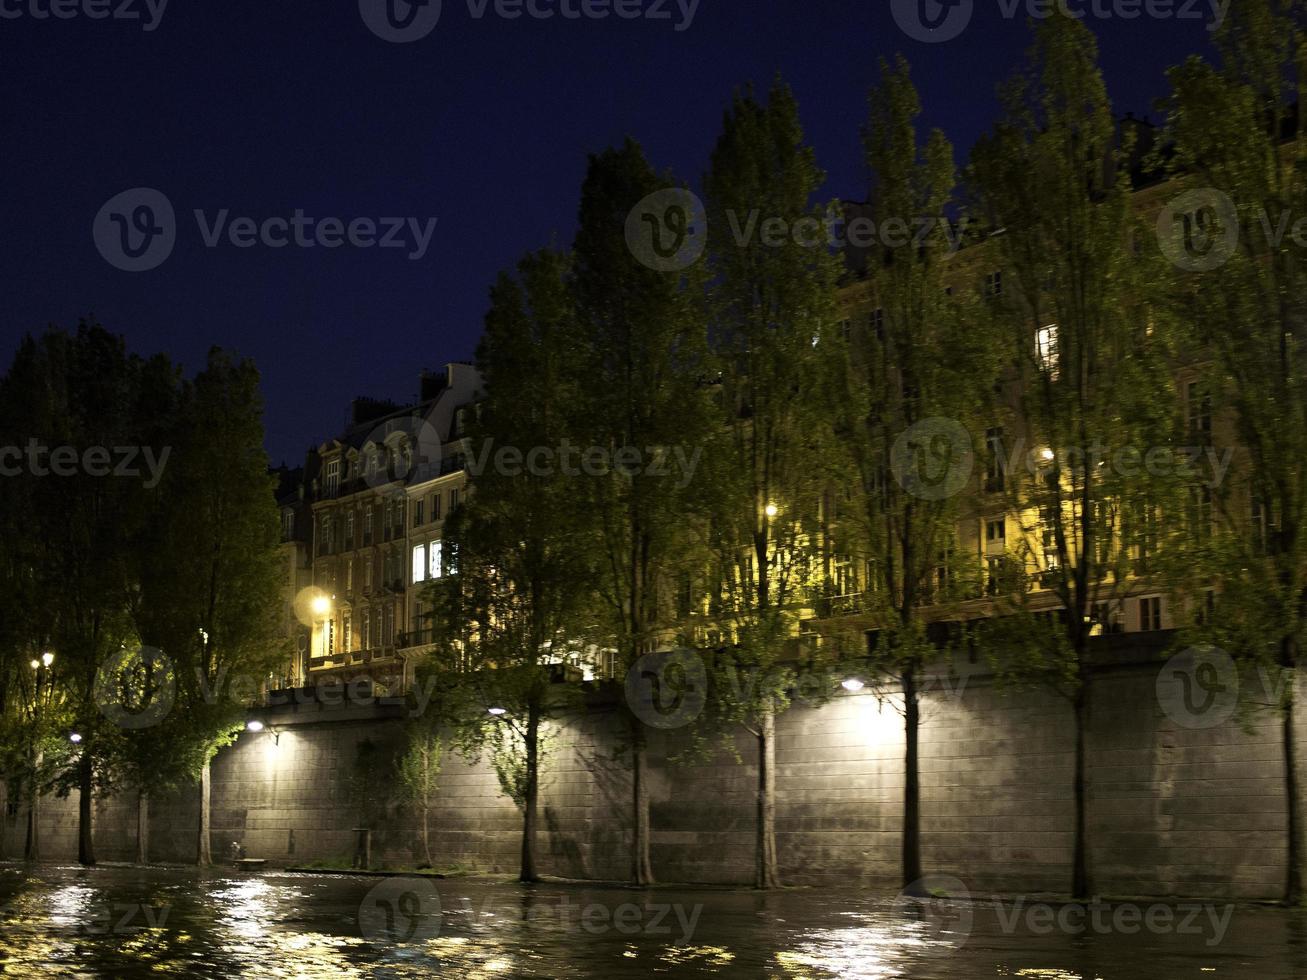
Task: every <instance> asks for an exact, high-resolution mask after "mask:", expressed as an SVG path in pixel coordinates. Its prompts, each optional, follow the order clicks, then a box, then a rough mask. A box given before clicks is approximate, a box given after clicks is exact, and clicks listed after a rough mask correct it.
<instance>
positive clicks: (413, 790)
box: [398, 719, 444, 868]
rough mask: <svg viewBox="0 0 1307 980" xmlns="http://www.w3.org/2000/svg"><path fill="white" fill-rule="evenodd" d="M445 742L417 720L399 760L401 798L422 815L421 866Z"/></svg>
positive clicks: (428, 853) (427, 855)
mask: <svg viewBox="0 0 1307 980" xmlns="http://www.w3.org/2000/svg"><path fill="white" fill-rule="evenodd" d="M443 752H444V743H443V742H442V741H441V739H440V736H439V735H438V734H437V733H436V731H435V730H434V729H433V728H432V726H431V725H430V724H429V723H427V720H426V719H420V720H419V722H418V723H417V724H415V725H411V726H410V728H409V732H408V747H407V748H406V749H405V751H404V753H403V754H402V755H401V756H400V757H399V762H398V769H399V785H400V790H401V792H402V793H403V797H404V799H405V800H406V801H407V802H408V803H410V804H412V805H413V807H414V808H415V809H417V810H418V812H420V813H421V814H422V857H423V861H424V863H423V865H422V866H423V867H425V868H430V867H431V865H432V862H431V808H432V807H433V806H435V802H436V787H437V784H438V782H439V779H440V766H441V760H442V753H443Z"/></svg>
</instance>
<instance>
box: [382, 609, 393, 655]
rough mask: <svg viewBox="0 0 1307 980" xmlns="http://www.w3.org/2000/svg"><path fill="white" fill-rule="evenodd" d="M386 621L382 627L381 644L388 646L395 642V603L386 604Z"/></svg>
mask: <svg viewBox="0 0 1307 980" xmlns="http://www.w3.org/2000/svg"><path fill="white" fill-rule="evenodd" d="M385 617H386V618H385V622H384V624H383V625H382V627H381V645H382V646H383V647H388V646H391V645H393V644H394V642H395V604H394V603H393V602H391V603H387V604H386V609H385Z"/></svg>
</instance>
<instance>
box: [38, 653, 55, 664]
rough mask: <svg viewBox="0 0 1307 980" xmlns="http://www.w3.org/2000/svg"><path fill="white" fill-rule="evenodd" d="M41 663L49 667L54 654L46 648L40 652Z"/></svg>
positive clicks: (52, 661)
mask: <svg viewBox="0 0 1307 980" xmlns="http://www.w3.org/2000/svg"><path fill="white" fill-rule="evenodd" d="M41 663H43V664H44V665H45V666H47V667H49V666H50V665H51V664H52V663H54V654H53V653H50V652H49V651H48V650H47V651H46V652H45V653H43V654H41Z"/></svg>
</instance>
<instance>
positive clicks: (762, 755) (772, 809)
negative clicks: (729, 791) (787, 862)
mask: <svg viewBox="0 0 1307 980" xmlns="http://www.w3.org/2000/svg"><path fill="white" fill-rule="evenodd" d="M757 886H758V887H759V888H762V889H768V888H779V887H780V886H781V876H780V871H779V869H778V866H777V861H776V713H775V711H774V710H772V707H771V706H770V705H768V706H767V707H766V708H765V709H764V710H763V713H762V718H761V719H760V724H759V726H758V867H757Z"/></svg>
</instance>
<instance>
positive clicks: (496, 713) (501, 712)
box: [489, 708, 508, 718]
mask: <svg viewBox="0 0 1307 980" xmlns="http://www.w3.org/2000/svg"><path fill="white" fill-rule="evenodd" d="M489 711H490V713H491V714H492V715H494V716H495V717H496V718H498V717H499V716H500V715H506V714H508V709H507V708H490V709H489Z"/></svg>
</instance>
